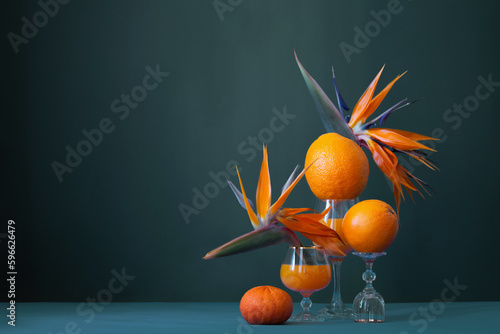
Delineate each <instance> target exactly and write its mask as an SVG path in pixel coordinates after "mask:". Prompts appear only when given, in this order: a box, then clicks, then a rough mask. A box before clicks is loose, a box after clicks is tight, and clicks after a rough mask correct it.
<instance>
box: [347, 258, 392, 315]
mask: <svg viewBox="0 0 500 334" xmlns="http://www.w3.org/2000/svg"><path fill="white" fill-rule="evenodd" d="M353 254H354V255H356V256H359V257H361V258H362V259H363V260H364V261H365V265H366V270H365V272H364V273H363V280H364V281H365V283H366V286H365V288H364V289H363V291H361V292H360V293H358V295H357V296H356V298H354V302H353V304H352V308H353V309H354V321H355V322H363V323H379V322H384V320H385V302H384V298H383V297H382V295H380V293H378V292H377V291H376V290H375V288H374V287H373V281H375V279H376V278H377V275H376V274H375V272H374V271H373V262H374V261H375V260H376V259H377V258H378V257H380V256H383V255H386V253H384V252H381V253H357V252H354V253H353Z"/></svg>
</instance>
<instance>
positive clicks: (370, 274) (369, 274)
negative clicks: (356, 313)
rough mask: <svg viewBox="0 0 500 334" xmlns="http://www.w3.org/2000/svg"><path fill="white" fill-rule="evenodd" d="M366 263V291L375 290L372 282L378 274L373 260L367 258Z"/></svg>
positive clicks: (364, 278)
mask: <svg viewBox="0 0 500 334" xmlns="http://www.w3.org/2000/svg"><path fill="white" fill-rule="evenodd" d="M365 264H366V270H365V272H364V273H363V280H364V281H365V282H366V286H365V289H364V291H366V292H372V291H375V289H374V288H373V284H372V283H373V281H374V280H375V278H377V275H376V274H375V272H374V271H373V260H366V261H365Z"/></svg>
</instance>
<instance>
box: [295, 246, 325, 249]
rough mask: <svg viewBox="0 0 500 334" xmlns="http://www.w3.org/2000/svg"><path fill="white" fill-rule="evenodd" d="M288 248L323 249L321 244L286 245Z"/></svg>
mask: <svg viewBox="0 0 500 334" xmlns="http://www.w3.org/2000/svg"><path fill="white" fill-rule="evenodd" d="M288 249H325V247H323V246H288Z"/></svg>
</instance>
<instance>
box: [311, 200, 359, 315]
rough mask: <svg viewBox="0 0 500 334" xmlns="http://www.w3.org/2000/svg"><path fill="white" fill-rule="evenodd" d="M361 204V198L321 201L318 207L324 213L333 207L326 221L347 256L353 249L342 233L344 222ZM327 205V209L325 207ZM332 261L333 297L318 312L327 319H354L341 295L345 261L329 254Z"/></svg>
mask: <svg viewBox="0 0 500 334" xmlns="http://www.w3.org/2000/svg"><path fill="white" fill-rule="evenodd" d="M358 202H359V198H355V199H350V200H334V199H329V200H326V201H321V200H320V201H319V203H318V205H317V210H316V211H318V212H322V211H324V210H325V209H327V208H329V207H331V209H330V211H329V212H328V214H327V215H326V216H325V218H324V220H325V223H326V225H327V226H328V227H330V228H331V229H333V230H335V231H336V232H337V233H338V234H339V236H340V237H341V238H342V241H343V242H344V243H342V242H340V241H337V242H336V244H337V246H338V247H339V248H340V250H342V251H343V252H344V253H345V254H346V255H347V254H349V253H350V252H352V250H353V249H352V247H351V246H350V245H349V244H348V243H347V241H345V238H344V234H343V233H342V220H343V219H344V216H345V214H346V213H347V211H349V209H350V208H351V207H353V206H354V205H355V204H356V203H358ZM325 205H326V207H325ZM329 255H330V261H331V262H332V270H333V296H332V301H331V302H330V305H328V306H327V307H325V308H322V309H321V310H319V311H318V313H319V314H321V316H323V317H325V318H327V319H353V317H354V313H353V311H352V309H350V308H348V307H347V306H345V305H344V303H343V302H342V295H341V293H340V267H341V265H342V261H343V260H344V257H345V256H343V255H341V254H329Z"/></svg>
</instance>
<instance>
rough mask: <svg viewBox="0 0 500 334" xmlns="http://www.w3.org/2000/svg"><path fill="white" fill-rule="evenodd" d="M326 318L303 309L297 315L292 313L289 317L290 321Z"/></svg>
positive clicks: (314, 320)
mask: <svg viewBox="0 0 500 334" xmlns="http://www.w3.org/2000/svg"><path fill="white" fill-rule="evenodd" d="M325 320H326V318H325V317H323V316H321V315H317V314H314V313H312V312H309V311H303V312H300V313H298V314H296V315H292V316H291V317H290V319H288V322H322V321H325Z"/></svg>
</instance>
